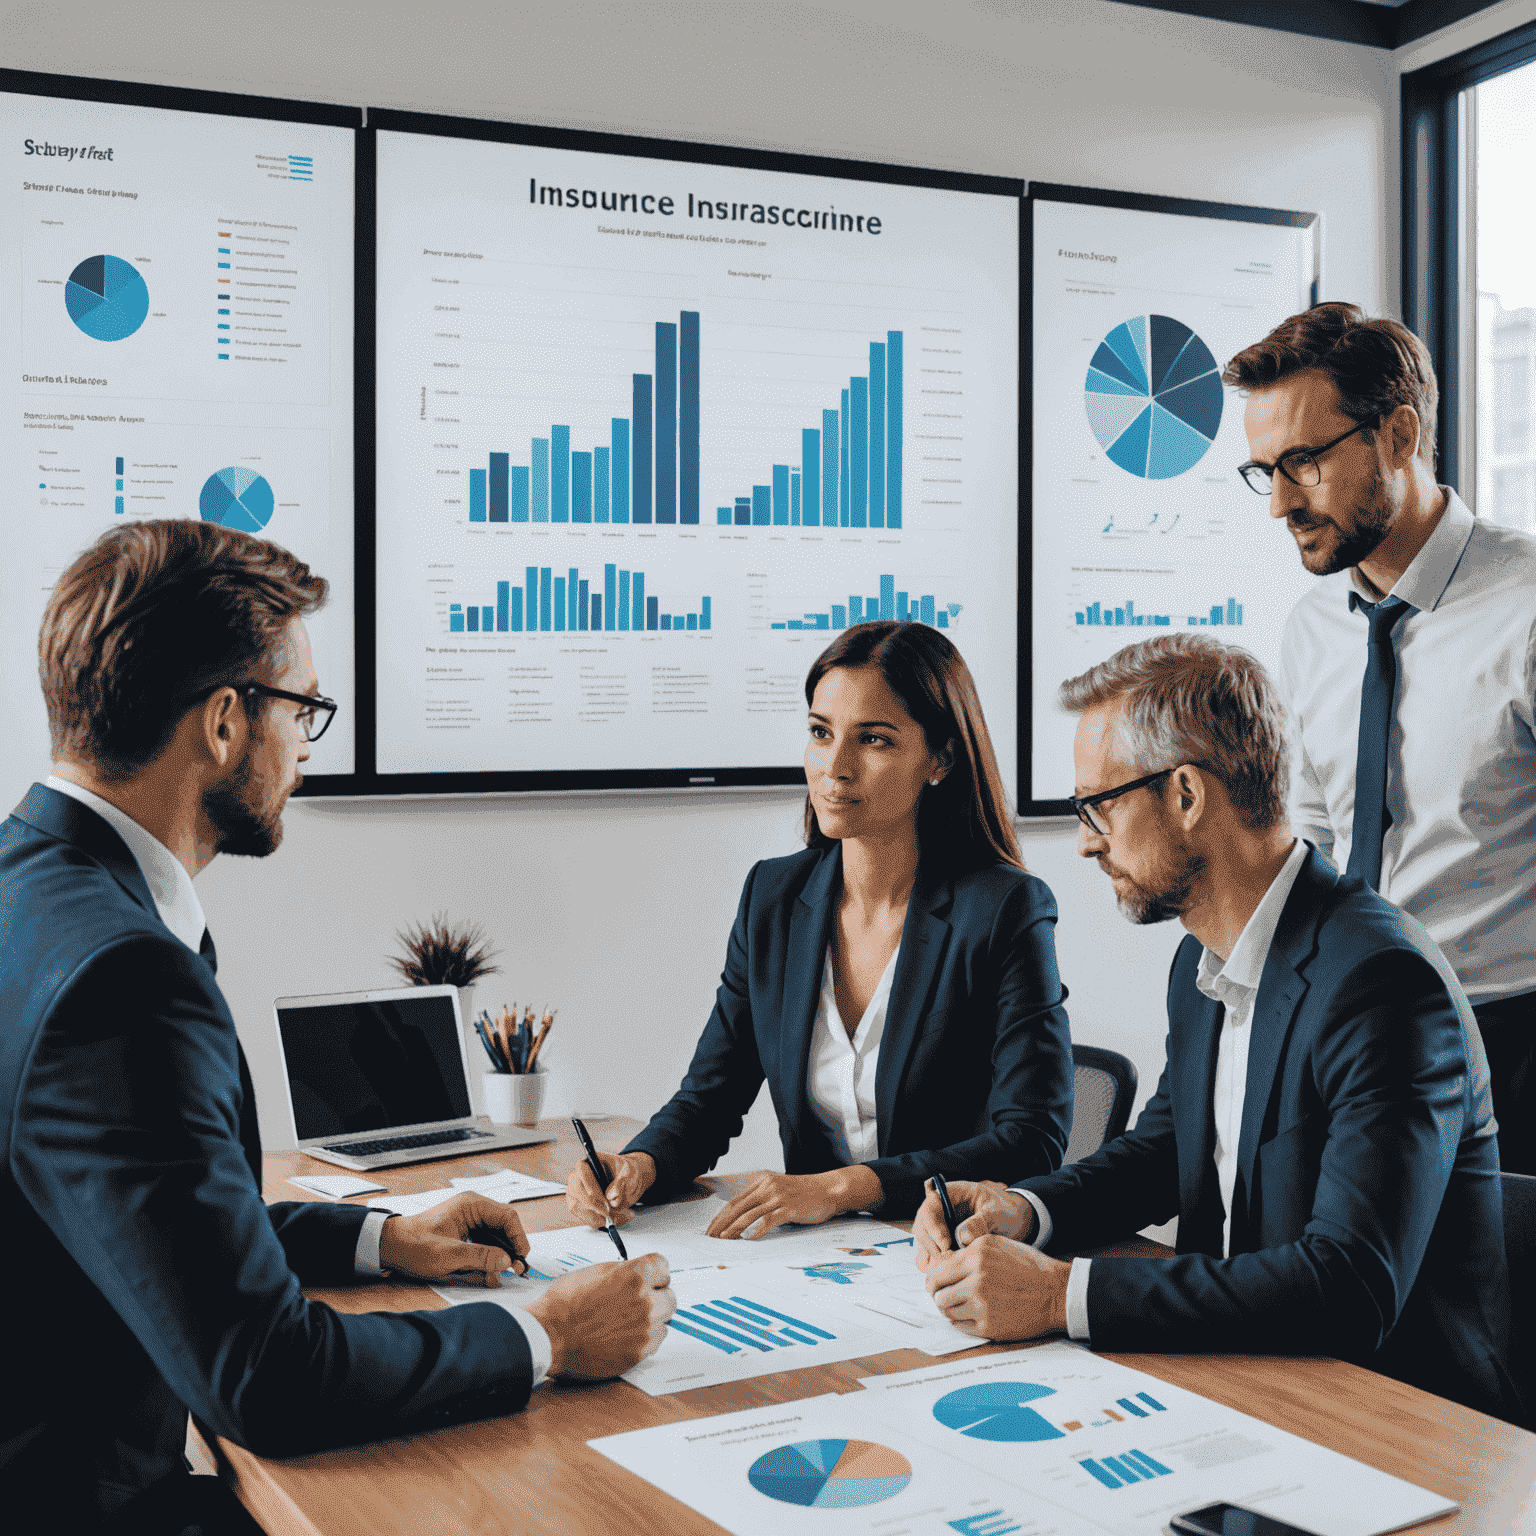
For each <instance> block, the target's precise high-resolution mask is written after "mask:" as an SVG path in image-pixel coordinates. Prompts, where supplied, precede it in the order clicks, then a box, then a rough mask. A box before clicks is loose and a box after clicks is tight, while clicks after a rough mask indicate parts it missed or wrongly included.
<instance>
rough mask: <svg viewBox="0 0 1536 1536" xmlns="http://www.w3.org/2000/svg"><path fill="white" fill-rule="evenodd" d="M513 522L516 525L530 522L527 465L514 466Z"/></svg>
mask: <svg viewBox="0 0 1536 1536" xmlns="http://www.w3.org/2000/svg"><path fill="white" fill-rule="evenodd" d="M512 521H513V522H514V523H526V522H527V521H528V466H527V465H526V464H514V465H513V466H512Z"/></svg>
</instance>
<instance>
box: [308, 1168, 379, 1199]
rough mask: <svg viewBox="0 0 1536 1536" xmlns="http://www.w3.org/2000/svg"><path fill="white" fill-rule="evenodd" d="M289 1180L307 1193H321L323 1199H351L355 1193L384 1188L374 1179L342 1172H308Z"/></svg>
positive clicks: (369, 1192)
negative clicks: (361, 1177) (301, 1176)
mask: <svg viewBox="0 0 1536 1536" xmlns="http://www.w3.org/2000/svg"><path fill="white" fill-rule="evenodd" d="M288 1182H289V1183H290V1184H296V1185H298V1187H299V1188H300V1189H302V1190H304V1191H305V1193H306V1194H311V1195H319V1197H320V1198H321V1199H322V1200H350V1199H351V1198H352V1196H353V1195H371V1194H372V1193H373V1192H374V1191H375V1190H378V1189H383V1188H384V1186H383V1185H382V1184H375V1183H374V1182H373V1180H372V1179H360V1178H358V1177H357V1176H356V1175H355V1174H340V1173H337V1174H330V1173H307V1174H305V1175H304V1176H303V1178H297V1177H295V1178H291V1179H289V1180H288Z"/></svg>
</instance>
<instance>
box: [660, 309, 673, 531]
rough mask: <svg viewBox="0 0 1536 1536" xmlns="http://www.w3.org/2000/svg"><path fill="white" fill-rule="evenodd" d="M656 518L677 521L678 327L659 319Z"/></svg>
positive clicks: (668, 321)
mask: <svg viewBox="0 0 1536 1536" xmlns="http://www.w3.org/2000/svg"><path fill="white" fill-rule="evenodd" d="M656 521H657V522H658V523H675V522H676V521H677V327H676V325H674V324H673V323H672V322H671V321H670V320H658V321H657V322H656Z"/></svg>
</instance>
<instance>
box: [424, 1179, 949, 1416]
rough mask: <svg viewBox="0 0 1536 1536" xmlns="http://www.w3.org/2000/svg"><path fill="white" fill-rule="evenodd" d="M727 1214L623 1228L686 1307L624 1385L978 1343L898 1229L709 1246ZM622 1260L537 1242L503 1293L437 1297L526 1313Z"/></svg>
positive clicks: (683, 1381)
mask: <svg viewBox="0 0 1536 1536" xmlns="http://www.w3.org/2000/svg"><path fill="white" fill-rule="evenodd" d="M414 1198H415V1199H418V1200H419V1199H421V1198H423V1197H421V1196H416V1197H414ZM721 1207H722V1202H721V1201H719V1200H701V1201H694V1202H690V1203H687V1204H682V1205H673V1206H664V1207H661V1208H658V1209H656V1210H654V1211H645V1210H642V1211H641V1212H640V1213H639V1214H638V1215H637V1216H636V1218H635V1220H634V1221H633V1222H631V1223H630V1224H629V1225H628V1226H627V1227H625V1228H624V1243H625V1247H626V1248H627V1249H628V1251H629V1254H630V1257H631V1258H639V1257H640V1256H641V1255H642V1254H645V1253H660V1254H661V1255H662V1256H663V1257H664V1258H666V1260H667V1262H668V1264H669V1265H670V1266H671V1269H672V1288H673V1291H674V1292H675V1293H676V1295H677V1299H678V1311H677V1315H676V1316H675V1317H674V1318H673V1319H672V1321H671V1324H670V1326H669V1327H668V1329H667V1334H666V1338H665V1340H664V1341H663V1343H662V1346H661V1348H660V1349H659V1350H658V1351H657V1352H656V1353H655V1354H654V1355H652V1356H651V1357H650V1358H649V1359H648V1360H642V1361H641V1362H640V1364H639V1365H637V1366H636V1367H635V1368H634V1370H632V1371H630V1372H628V1373H627V1374H626V1376H625V1380H626V1381H629V1382H632V1383H633V1384H634V1385H635V1386H637V1387H639V1388H641V1390H642V1391H645V1392H648V1393H650V1394H651V1395H652V1396H660V1395H663V1394H665V1393H669V1392H686V1391H690V1390H691V1389H693V1388H694V1387H708V1386H718V1385H719V1384H720V1383H721V1382H727V1381H741V1380H745V1379H747V1378H750V1377H753V1376H767V1375H772V1374H774V1373H776V1372H778V1371H787V1370H796V1369H798V1368H800V1367H801V1366H807V1365H822V1364H827V1363H829V1362H831V1361H835V1360H856V1359H859V1358H861V1357H863V1356H866V1355H878V1354H883V1353H884V1352H885V1351H886V1350H889V1349H898V1348H905V1349H920V1350H923V1351H924V1352H926V1353H928V1354H931V1355H942V1354H946V1353H950V1352H953V1351H955V1350H962V1349H970V1348H973V1347H974V1346H975V1344H976V1343H977V1340H976V1339H974V1338H971V1337H970V1336H969V1335H967V1334H963V1333H961V1332H960V1331H959V1330H958V1329H956V1328H954V1327H952V1326H951V1325H950V1324H949V1323H947V1322H946V1321H945V1320H944V1318H943V1317H942V1316H941V1315H940V1314H939V1313H938V1311H937V1310H936V1309H935V1308H934V1306H933V1303H932V1301H931V1300H930V1299H929V1297H928V1295H927V1292H926V1290H925V1289H924V1287H923V1283H922V1277H921V1276H920V1275H919V1274H918V1273H917V1271H916V1269H915V1267H914V1265H913V1262H912V1240H911V1238H910V1237H908V1236H907V1234H906V1233H904V1232H902V1231H900V1230H899V1229H898V1228H896V1227H891V1226H887V1225H886V1224H885V1223H883V1222H878V1221H874V1220H871V1219H869V1218H852V1219H848V1220H842V1221H836V1222H827V1223H825V1224H824V1225H822V1226H819V1227H783V1228H777V1229H775V1230H774V1231H773V1232H771V1233H769V1234H768V1235H767V1236H766V1237H764V1238H761V1239H758V1240H750V1239H734V1240H729V1241H727V1240H725V1239H722V1238H712V1237H705V1236H704V1235H703V1234H704V1229H705V1228H706V1227H707V1226H708V1224H709V1222H710V1221H711V1220H712V1219H713V1217H714V1215H715V1214H716V1213H717V1212H718V1211H719V1210H720V1209H721ZM614 1257H615V1254H614V1249H613V1244H612V1242H611V1240H610V1239H609V1238H608V1236H607V1234H606V1233H603V1232H596V1231H593V1230H592V1229H591V1228H588V1227H565V1228H561V1229H560V1230H559V1231H556V1232H540V1233H535V1234H533V1236H532V1237H531V1239H530V1251H529V1255H528V1268H529V1272H528V1274H527V1275H525V1276H519V1275H514V1274H512V1273H511V1272H510V1271H507V1272H505V1273H504V1274H503V1275H502V1284H501V1287H500V1289H498V1290H495V1291H490V1290H487V1289H485V1288H483V1287H479V1286H438V1287H435V1289H436V1290H437V1293H438V1295H440V1296H441V1297H443V1299H444V1300H446V1301H449V1302H453V1303H460V1302H470V1301H493V1302H497V1303H499V1304H500V1305H503V1306H507V1307H520V1306H525V1305H526V1304H527V1303H528V1302H529V1301H530V1300H532V1299H533V1298H534V1297H536V1296H539V1295H542V1294H543V1292H544V1291H545V1290H546V1289H547V1288H548V1287H549V1285H550V1284H551V1283H553V1281H555V1280H557V1279H558V1278H559V1277H560V1276H561V1275H563V1274H569V1273H570V1272H571V1271H572V1270H574V1269H580V1268H584V1267H585V1266H586V1265H589V1264H601V1263H606V1262H609V1261H610V1260H612V1259H613V1258H614Z"/></svg>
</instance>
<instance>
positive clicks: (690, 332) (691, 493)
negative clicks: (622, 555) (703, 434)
mask: <svg viewBox="0 0 1536 1536" xmlns="http://www.w3.org/2000/svg"><path fill="white" fill-rule="evenodd" d="M678 319H679V321H680V322H681V328H680V329H679V331H678V334H677V520H678V522H680V523H697V522H698V520H699V312H698V311H697V310H696V309H685V310H683V311H682V313H681V314H680V315H679V316H678Z"/></svg>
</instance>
